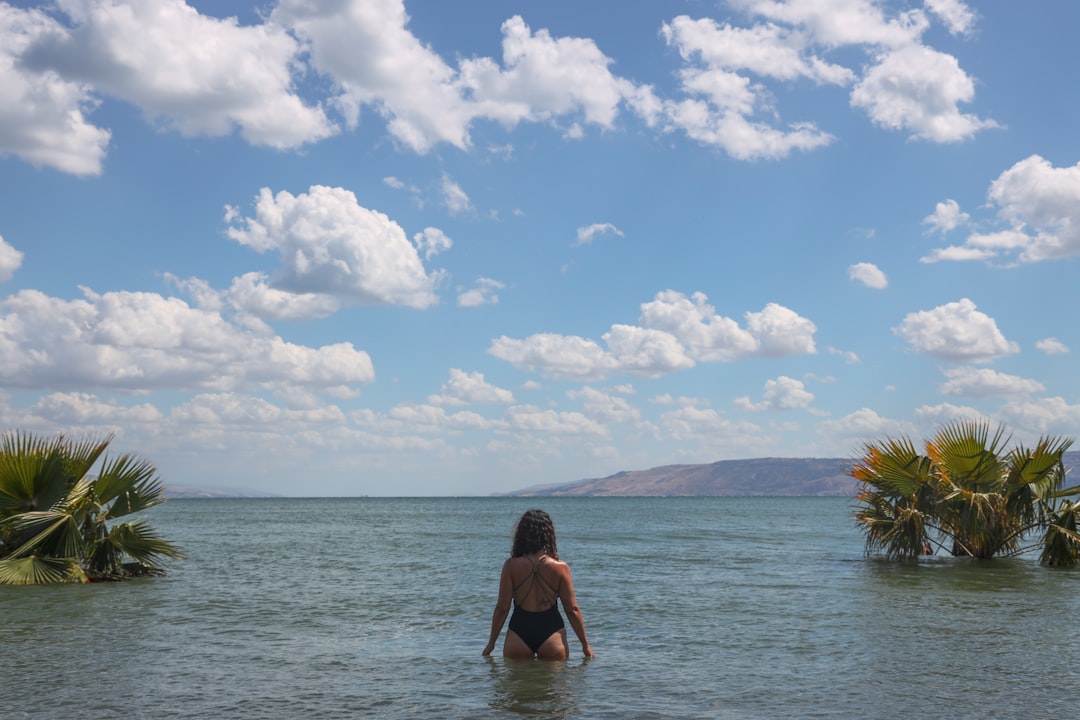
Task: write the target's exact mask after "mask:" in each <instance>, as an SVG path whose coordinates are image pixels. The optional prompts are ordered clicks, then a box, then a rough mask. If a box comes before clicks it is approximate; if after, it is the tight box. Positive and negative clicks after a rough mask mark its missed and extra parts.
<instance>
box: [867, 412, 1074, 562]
mask: <svg viewBox="0 0 1080 720" xmlns="http://www.w3.org/2000/svg"><path fill="white" fill-rule="evenodd" d="M1008 443H1009V438H1007V437H1006V436H1005V431H1004V429H1003V428H1001V427H998V428H997V430H996V431H995V432H994V433H993V434H991V431H990V427H989V425H988V424H987V423H983V422H974V421H959V422H955V423H952V424H949V425H946V426H945V427H943V428H942V429H941V430H940V431H939V432H938V433H937V434H936V435H935V436H934V437H933V439H931V440H929V441H927V442H926V444H925V447H924V448H923V450H922V452H920V451H919V450H917V449H916V447H915V445H914V443H912V442H911V440H909V439H907V438H886V439H885V440H882V441H878V442H870V443H867V444H866V445H865V447H864V452H863V455H862V457H861V458H859V459H858V460H857V461H856V463H855V467H854V469H853V470H852V471H851V474H852V476H854V477H855V479H857V480H859V481H860V485H859V490H858V495H857V496H856V509H855V522H856V524H857V525H858V526H859V527H860V528H861V529H862V530H863V532H864V533H865V535H866V551H867V553H871V552H874V551H877V550H880V551H882V552H884V553H885V555H886V556H888V557H891V558H900V559H915V558H918V557H919V556H920V555H926V554H931V553H933V552H934V551H935V550H937V549H944V550H946V551H947V552H949V553H951V554H952V555H957V556H968V557H973V558H983V559H985V558H991V557H994V556H1002V555H1005V556H1008V555H1016V554H1019V553H1022V552H1026V551H1028V550H1031V549H1033V548H1034V547H1039V546H1040V545H1041V547H1042V552H1041V555H1040V561H1041V562H1042V563H1043V564H1045V565H1074V564H1076V563H1077V562H1078V561H1080V534H1078V533H1077V520H1078V515H1080V501H1077V500H1069V499H1068V498H1070V497H1074V496H1077V495H1080V486H1074V487H1069V488H1065V487H1063V486H1064V481H1065V474H1066V469H1065V465H1064V463H1063V462H1062V456H1063V455H1064V453H1065V451H1066V450H1068V449H1069V447H1070V445H1072V441H1071V440H1064V439H1061V438H1056V437H1042V438H1039V440H1038V442H1037V443H1036V444H1035V446H1034V447H1033V448H1030V449H1029V448H1026V447H1024V446H1023V445H1019V444H1018V445H1016V446H1015V447H1013V448H1012V449H1010V450H1006V449H1005V447H1006V445H1008ZM1033 533H1041V534H1042V535H1041V540H1040V541H1036V542H1035V543H1034V544H1030V543H1026V541H1025V539H1026V538H1027V537H1028V536H1029V535H1030V534H1033Z"/></svg>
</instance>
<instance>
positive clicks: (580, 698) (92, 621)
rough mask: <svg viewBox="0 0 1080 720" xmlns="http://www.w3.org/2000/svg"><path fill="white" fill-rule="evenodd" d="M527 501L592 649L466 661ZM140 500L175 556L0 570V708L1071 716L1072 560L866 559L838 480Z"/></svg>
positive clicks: (344, 714)
mask: <svg viewBox="0 0 1080 720" xmlns="http://www.w3.org/2000/svg"><path fill="white" fill-rule="evenodd" d="M529 507H541V508H543V509H546V510H547V511H548V512H549V513H550V514H551V515H552V517H553V519H554V521H555V525H556V529H557V532H558V540H559V553H560V555H561V556H562V558H563V559H564V560H566V561H567V562H569V563H570V566H571V568H572V570H573V573H574V581H575V586H576V589H577V594H578V599H579V602H580V604H581V607H582V610H583V612H584V616H585V623H586V628H587V630H588V634H589V638H590V641H591V642H592V645H593V647H594V648H595V650H596V653H597V657H596V659H595V660H591V661H585V660H584V659H583V658H582V656H581V653H580V646H579V645H578V644H577V641H576V639H575V638H574V637H573V634H572V633H571V635H570V645H571V649H572V652H573V657H572V658H571V659H570V660H569V661H567V662H561V663H548V662H538V661H536V662H524V663H522V662H511V661H506V660H504V659H503V658H502V657H498V656H497V657H492V658H483V657H481V654H480V651H481V650H482V649H483V647H484V644H485V642H486V640H487V636H488V629H489V627H490V620H491V611H492V607H493V605H494V602H495V597H496V593H497V585H498V578H499V570H500V567H501V565H502V562H503V559H504V558H505V557H506V556H507V554H508V550H509V543H510V532H511V528H512V526H513V523H514V521H515V520H516V519H517V517H518V516H519V515H520V514H521V512H522V511H524V510H525V509H528V508H529ZM146 517H147V519H148V520H149V521H150V522H151V524H152V525H154V526H155V527H156V528H157V529H158V530H159V531H160V532H161V533H162V534H163V535H164V536H166V537H167V538H169V539H171V540H174V541H175V542H177V543H178V544H180V545H182V546H183V548H184V549H185V550H186V552H187V553H188V559H187V560H185V561H179V562H172V563H170V571H169V574H168V575H167V576H166V577H162V578H148V579H140V580H136V581H132V582H127V583H112V584H95V585H87V586H63V587H0V618H2V629H0V648H2V656H0V657H2V664H3V667H2V669H0V715H2V716H3V717H5V718H42V719H45V718H49V719H51V718H75V717H77V718H82V719H85V720H90V719H93V718H103V719H104V718H109V719H110V720H111V719H113V718H150V719H154V720H157V719H160V718H208V719H209V718H214V719H219V718H220V719H227V718H238V719H239V718H243V719H249V718H252V719H253V718H273V719H275V720H276V719H289V718H312V719H317V718H401V719H406V718H407V719H409V720H412V719H414V718H513V717H530V718H531V717H540V718H587V719H592V718H619V719H623V718H889V717H899V716H906V717H919V718H922V717H937V718H980V719H981V718H1018V717H1025V718H1033V717H1046V718H1050V717H1072V716H1074V715H1075V707H1076V703H1075V698H1076V686H1077V680H1078V678H1080V670H1078V668H1080V662H1078V661H1080V645H1078V643H1077V641H1076V638H1075V633H1074V630H1073V628H1074V626H1075V618H1076V617H1077V611H1078V610H1080V573H1078V572H1076V571H1071V570H1051V569H1046V568H1042V567H1040V566H1039V565H1038V563H1037V560H1036V559H1035V558H1033V557H1022V558H1013V559H1002V560H994V561H989V562H972V561H965V560H959V559H953V558H937V557H935V558H930V559H926V560H922V561H920V562H918V563H917V564H903V563H897V562H891V561H887V560H884V559H881V558H875V557H869V558H868V557H865V556H864V554H863V542H862V538H861V536H860V535H859V533H858V532H857V531H856V530H855V528H854V526H853V523H852V521H851V508H850V499H847V498H775V497H773V498H437V499H416V498H406V499H388V498H349V499H284V498H273V499H213V500H194V499H192V500H172V501H170V502H169V503H167V504H166V505H165V506H163V507H161V508H155V509H154V510H153V511H152V512H150V513H148V514H147V516H146ZM498 647H499V648H501V642H500V645H499V646H498ZM498 652H499V650H497V651H496V655H498Z"/></svg>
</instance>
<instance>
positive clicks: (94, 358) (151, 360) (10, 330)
mask: <svg viewBox="0 0 1080 720" xmlns="http://www.w3.org/2000/svg"><path fill="white" fill-rule="evenodd" d="M85 294H86V297H85V299H82V300H73V301H65V300H61V299H58V298H51V297H48V296H46V295H45V294H43V293H41V292H38V291H34V290H24V291H22V292H19V293H17V294H15V295H12V296H10V297H8V298H6V299H4V300H3V301H0V384H2V385H3V386H5V387H9V388H14V387H19V388H29V389H38V388H50V389H72V390H89V389H95V388H110V389H114V390H121V391H127V392H139V391H147V390H156V389H176V390H196V389H205V390H234V389H241V388H259V387H272V386H274V385H276V384H285V385H290V386H299V387H303V388H309V389H312V390H317V391H327V390H334V389H337V388H340V387H342V386H350V385H356V384H362V383H368V382H371V381H372V380H373V379H374V369H373V367H372V364H371V359H370V357H368V355H367V353H365V352H363V351H360V350H356V349H355V348H353V346H352V345H351V344H349V343H338V344H335V345H326V346H323V347H319V348H311V347H305V346H301V345H295V344H292V343H288V342H285V341H284V340H282V339H281V338H279V337H273V336H266V335H263V334H255V333H251V332H247V331H244V330H241V329H240V328H238V327H236V326H234V325H232V324H230V323H229V322H227V321H226V320H225V319H224V318H222V316H221V315H220V314H218V313H215V312H210V311H207V310H202V309H195V308H192V307H190V306H189V305H187V304H186V303H185V302H183V301H182V300H179V299H177V298H165V297H162V296H160V295H154V294H150V293H131V292H113V293H105V294H103V295H98V294H95V293H92V292H90V291H85Z"/></svg>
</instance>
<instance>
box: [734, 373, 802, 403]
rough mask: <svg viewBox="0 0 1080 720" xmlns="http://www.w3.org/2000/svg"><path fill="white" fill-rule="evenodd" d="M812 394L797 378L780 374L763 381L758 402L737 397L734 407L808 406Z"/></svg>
mask: <svg viewBox="0 0 1080 720" xmlns="http://www.w3.org/2000/svg"><path fill="white" fill-rule="evenodd" d="M813 401H814V394H813V393H812V392H810V391H808V390H807V389H806V386H805V385H803V383H802V382H800V381H799V380H795V379H794V378H790V377H787V376H786V375H781V376H780V377H778V378H776V379H775V380H769V381H767V382H766V383H765V389H764V391H763V392H762V398H761V401H760V402H756V403H755V402H752V401H751V400H750V398H748V397H742V398H737V399H736V400H735V405H736V407H740V408H742V409H744V410H754V411H761V410H795V409H797V408H805V407H810V403H812V402H813Z"/></svg>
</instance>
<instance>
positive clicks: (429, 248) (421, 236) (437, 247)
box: [413, 227, 454, 260]
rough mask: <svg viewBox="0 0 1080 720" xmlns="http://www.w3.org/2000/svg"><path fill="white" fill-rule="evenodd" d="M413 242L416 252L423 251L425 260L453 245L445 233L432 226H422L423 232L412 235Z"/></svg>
mask: <svg viewBox="0 0 1080 720" xmlns="http://www.w3.org/2000/svg"><path fill="white" fill-rule="evenodd" d="M413 244H414V245H415V246H416V250H417V252H419V253H423V255H424V259H425V260H430V259H431V258H432V256H433V255H438V254H439V253H441V252H446V251H447V250H449V249H450V248H452V247H454V241H453V240H451V239H450V238H449V237H447V236H446V233H444V232H443V231H442V230H440V229H439V228H433V227H428V228H424V230H423V232H418V233H416V234H415V235H413Z"/></svg>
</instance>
